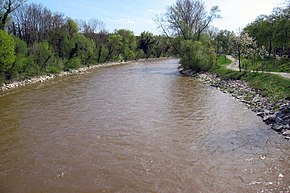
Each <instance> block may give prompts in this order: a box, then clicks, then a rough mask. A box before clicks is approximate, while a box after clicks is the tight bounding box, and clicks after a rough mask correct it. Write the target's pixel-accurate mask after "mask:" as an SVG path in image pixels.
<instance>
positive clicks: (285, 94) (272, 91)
mask: <svg viewBox="0 0 290 193" xmlns="http://www.w3.org/2000/svg"><path fill="white" fill-rule="evenodd" d="M210 72H212V73H216V74H218V75H219V76H221V77H222V78H224V79H234V80H237V79H241V80H245V81H246V82H247V83H248V84H249V85H250V86H252V87H253V88H255V89H257V90H259V91H260V92H261V94H263V95H264V96H268V97H270V98H271V99H272V100H274V101H275V100H279V99H285V98H289V97H290V89H289V88H290V80H288V79H285V78H282V77H280V76H278V75H273V74H267V73H254V72H245V71H243V72H238V71H233V70H229V69H227V68H226V67H225V63H222V64H219V65H216V66H214V67H213V68H212V69H211V70H210Z"/></svg>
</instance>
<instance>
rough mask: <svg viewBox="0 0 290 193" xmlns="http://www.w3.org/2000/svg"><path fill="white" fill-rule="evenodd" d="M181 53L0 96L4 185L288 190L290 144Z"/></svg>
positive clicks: (27, 190) (167, 191)
mask: <svg viewBox="0 0 290 193" xmlns="http://www.w3.org/2000/svg"><path fill="white" fill-rule="evenodd" d="M177 67H178V60H175V59H168V60H160V61H147V62H136V63H132V64H128V65H122V66H115V67H108V68H99V69H94V70H91V71H90V72H87V73H85V74H79V75H72V76H68V77H62V78H56V79H53V80H50V81H47V82H45V83H41V84H34V85H28V86H25V87H22V88H18V89H15V90H12V91H8V92H3V93H0V94H1V95H0V192H1V193H18V192H19V193H38V192H44V193H45V192H60V193H66V192H80V193H81V192H124V193H127V192H158V193H159V192H164V193H171V192H172V193H178V192H180V193H181V192H182V193H183V192H188V193H191V192H208V193H210V192H231V193H233V192H289V189H290V151H289V149H290V143H289V141H287V140H285V139H284V138H283V137H282V136H280V135H278V134H277V133H276V132H274V131H272V130H271V129H270V128H269V127H268V126H267V125H265V124H264V123H263V122H262V120H261V118H259V117H257V116H255V114H254V113H253V112H251V111H250V110H248V109H247V108H246V106H245V105H244V104H242V103H240V102H238V101H236V100H235V99H233V98H232V97H231V96H229V95H227V94H224V93H222V92H220V91H218V90H217V89H215V88H212V87H210V86H208V85H206V84H203V83H201V82H200V81H198V80H195V79H193V78H191V77H185V76H181V75H180V74H179V73H178V70H177Z"/></svg>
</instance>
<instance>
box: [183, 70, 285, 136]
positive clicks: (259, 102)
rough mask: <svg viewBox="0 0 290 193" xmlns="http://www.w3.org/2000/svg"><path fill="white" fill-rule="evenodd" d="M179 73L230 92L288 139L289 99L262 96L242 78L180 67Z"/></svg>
mask: <svg viewBox="0 0 290 193" xmlns="http://www.w3.org/2000/svg"><path fill="white" fill-rule="evenodd" d="M180 73H181V74H183V75H186V76H191V77H194V78H197V79H198V80H201V81H202V82H204V83H206V84H209V85H211V86H213V87H215V88H217V89H218V90H220V91H222V92H224V93H226V94H230V95H231V96H233V97H234V98H235V99H237V100H238V101H240V102H243V103H244V104H245V105H246V106H247V107H248V108H249V109H251V110H252V111H253V112H255V113H256V115H257V116H260V117H261V118H262V119H263V121H264V122H265V123H266V124H268V125H270V126H271V128H272V129H274V130H275V131H277V132H278V133H280V134H282V135H284V136H285V138H286V139H288V140H290V101H289V100H276V101H273V100H271V99H270V98H269V97H265V96H262V95H261V94H260V92H259V91H258V90H256V89H254V88H252V87H250V86H249V85H248V84H247V82H245V81H243V80H232V79H223V78H221V77H220V76H218V75H216V74H213V73H209V72H202V73H195V72H193V71H190V70H182V69H180Z"/></svg>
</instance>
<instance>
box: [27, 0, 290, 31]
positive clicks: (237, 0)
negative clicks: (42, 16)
mask: <svg viewBox="0 0 290 193" xmlns="http://www.w3.org/2000/svg"><path fill="white" fill-rule="evenodd" d="M27 2H28V3H39V4H42V5H43V6H46V7H47V8H49V9H50V10H51V11H53V12H60V13H63V14H64V15H65V16H67V17H70V18H72V19H81V20H86V21H87V20H90V19H98V20H101V21H103V22H104V23H105V26H106V29H107V30H109V32H113V31H114V30H115V29H130V30H132V31H134V33H135V35H139V34H140V33H141V32H143V31H150V32H152V33H154V34H160V33H161V32H160V31H158V29H157V25H156V23H155V22H154V21H153V19H154V18H155V17H156V15H160V14H162V13H165V11H166V8H167V7H168V6H170V5H172V4H174V3H175V2H176V0H28V1H27ZM204 2H205V5H206V9H207V10H210V8H211V7H212V6H215V5H217V6H219V9H220V10H221V13H220V14H221V17H222V18H221V19H216V20H214V21H213V22H212V25H213V26H214V27H217V28H218V29H220V30H230V31H234V32H238V31H239V29H242V28H244V27H245V26H246V25H247V24H249V23H251V22H253V21H254V20H255V19H256V18H257V16H259V15H262V14H266V15H269V14H271V12H272V10H273V8H274V7H281V6H282V5H283V2H285V0H204Z"/></svg>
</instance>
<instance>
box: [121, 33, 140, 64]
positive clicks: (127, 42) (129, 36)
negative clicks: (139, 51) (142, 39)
mask: <svg viewBox="0 0 290 193" xmlns="http://www.w3.org/2000/svg"><path fill="white" fill-rule="evenodd" d="M116 34H117V35H119V36H120V37H121V43H120V47H119V54H120V57H121V58H123V59H124V60H125V61H127V60H133V59H135V57H136V54H135V50H136V48H137V43H136V37H135V35H134V33H133V31H130V30H125V29H120V30H118V31H116Z"/></svg>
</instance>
